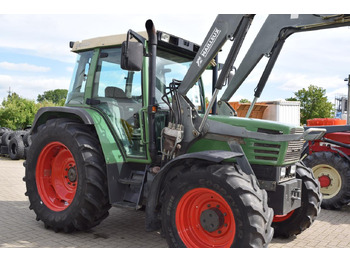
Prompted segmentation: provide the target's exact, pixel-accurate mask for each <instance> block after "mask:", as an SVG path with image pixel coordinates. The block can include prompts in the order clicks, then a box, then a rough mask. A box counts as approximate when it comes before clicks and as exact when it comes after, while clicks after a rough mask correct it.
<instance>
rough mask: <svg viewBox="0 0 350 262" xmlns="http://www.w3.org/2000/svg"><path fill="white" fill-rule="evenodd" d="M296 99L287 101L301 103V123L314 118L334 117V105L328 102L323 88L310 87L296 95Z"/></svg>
mask: <svg viewBox="0 0 350 262" xmlns="http://www.w3.org/2000/svg"><path fill="white" fill-rule="evenodd" d="M294 95H295V98H293V97H292V98H288V99H286V100H287V101H300V122H301V124H306V120H308V119H313V118H328V117H331V116H332V115H333V113H334V112H333V105H332V103H331V102H328V101H327V96H326V90H325V89H323V88H322V87H318V86H314V85H310V86H309V87H308V88H307V89H305V88H303V89H301V90H299V91H298V92H295V93H294Z"/></svg>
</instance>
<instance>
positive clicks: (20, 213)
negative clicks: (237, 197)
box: [0, 157, 350, 248]
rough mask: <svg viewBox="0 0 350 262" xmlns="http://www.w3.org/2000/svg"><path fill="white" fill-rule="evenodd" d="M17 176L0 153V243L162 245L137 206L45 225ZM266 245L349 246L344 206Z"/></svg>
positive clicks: (19, 167)
mask: <svg viewBox="0 0 350 262" xmlns="http://www.w3.org/2000/svg"><path fill="white" fill-rule="evenodd" d="M23 176H24V167H23V161H11V160H8V159H7V158H3V157H0V247H5V248H6V247H7V248H9V247H55V248H58V247H84V248H88V247H94V248H99V247H111V248H115V247H122V248H126V247H134V248H138V247H144V248H145V247H147V248H154V247H156V248H162V247H167V244H166V241H165V240H164V239H163V238H162V237H161V236H160V235H159V233H158V232H153V233H147V232H145V231H144V227H143V226H144V213H143V212H142V211H138V212H136V211H128V210H124V209H119V208H111V209H110V215H109V217H108V218H107V219H105V220H104V221H103V222H102V223H101V224H100V225H99V226H97V227H95V228H93V229H92V230H90V231H89V232H76V233H73V234H65V233H55V232H53V231H52V230H47V229H45V228H44V225H43V223H42V222H41V221H39V222H38V221H36V220H35V214H34V212H33V211H31V210H29V208H28V206H29V201H28V198H27V197H26V196H24V192H25V183H24V182H23V181H22V178H23ZM269 247H270V248H281V247H283V248H285V247H287V248H301V247H307V248H310V247H318V248H326V247H338V248H342V247H350V206H347V207H345V208H343V209H342V210H340V211H328V210H322V211H321V214H320V216H319V217H318V219H317V220H316V221H315V223H314V224H313V225H312V226H311V227H310V229H308V230H306V231H304V232H303V233H302V234H300V235H298V236H297V237H294V238H291V239H288V240H285V239H273V240H272V242H271V244H270V245H269Z"/></svg>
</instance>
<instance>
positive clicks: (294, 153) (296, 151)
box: [284, 128, 305, 162]
mask: <svg viewBox="0 0 350 262" xmlns="http://www.w3.org/2000/svg"><path fill="white" fill-rule="evenodd" d="M302 133H304V129H303V128H293V129H292V130H291V134H302ZM304 142H305V141H304V140H298V141H290V142H289V143H288V148H287V153H286V156H285V158H284V162H296V161H298V160H299V159H300V155H301V150H302V148H303V145H304Z"/></svg>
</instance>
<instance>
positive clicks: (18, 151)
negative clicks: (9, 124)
mask: <svg viewBox="0 0 350 262" xmlns="http://www.w3.org/2000/svg"><path fill="white" fill-rule="evenodd" d="M30 144H31V139H30V134H29V130H26V131H25V130H21V131H12V130H11V129H9V128H6V127H0V145H1V147H0V150H1V151H0V154H1V155H5V156H8V157H9V158H11V159H12V160H18V159H25V158H26V156H25V151H26V150H25V149H26V148H27V147H29V146H30Z"/></svg>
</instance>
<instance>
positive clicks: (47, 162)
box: [36, 142, 78, 211]
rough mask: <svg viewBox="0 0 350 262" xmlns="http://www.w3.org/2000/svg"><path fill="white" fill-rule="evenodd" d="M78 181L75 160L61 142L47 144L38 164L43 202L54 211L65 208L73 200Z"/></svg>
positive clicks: (38, 186) (38, 176) (37, 177)
mask: <svg viewBox="0 0 350 262" xmlns="http://www.w3.org/2000/svg"><path fill="white" fill-rule="evenodd" d="M77 183H78V174H77V170H76V164H75V160H74V158H73V155H72V153H71V152H70V151H69V149H68V148H67V147H66V146H65V145H63V144H62V143H60V142H51V143H49V144H47V145H46V146H45V147H44V148H43V150H42V151H41V152H40V155H39V157H38V162H37V166H36V184H37V188H38V193H39V195H40V197H41V200H42V201H43V203H44V204H45V205H46V206H47V207H48V208H50V209H51V210H53V211H62V210H65V209H66V208H67V207H68V206H69V205H70V204H71V203H72V201H73V199H74V196H75V193H76V190H77Z"/></svg>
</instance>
